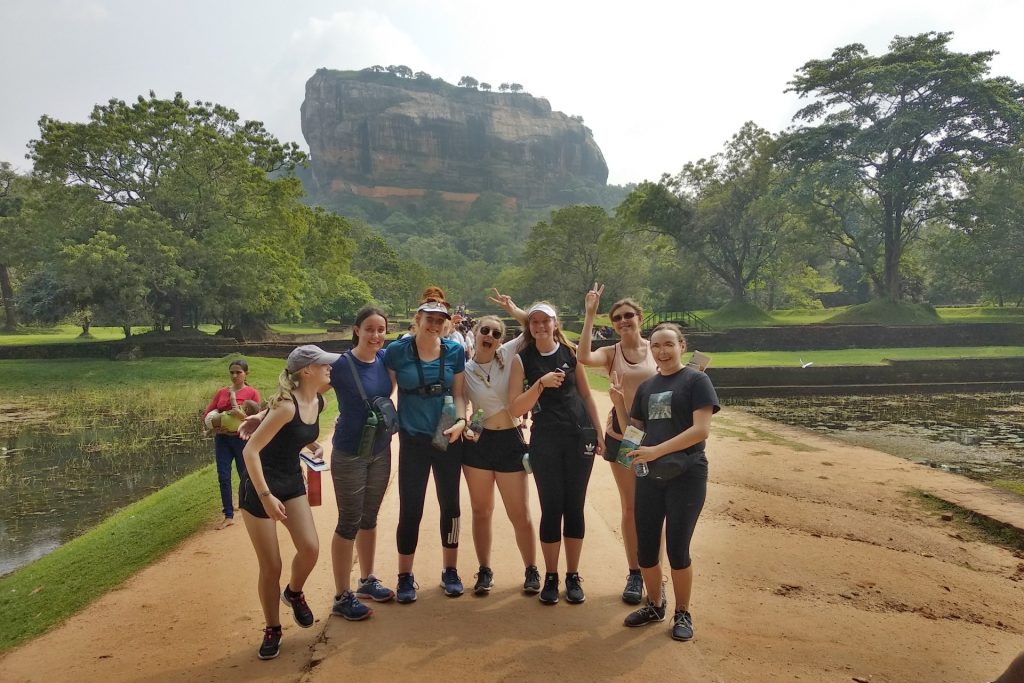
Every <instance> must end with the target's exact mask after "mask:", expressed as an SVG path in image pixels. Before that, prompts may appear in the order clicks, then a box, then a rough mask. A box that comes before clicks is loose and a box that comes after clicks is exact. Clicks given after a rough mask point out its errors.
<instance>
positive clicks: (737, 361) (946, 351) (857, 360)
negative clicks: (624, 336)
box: [711, 346, 1024, 372]
mask: <svg viewBox="0 0 1024 683" xmlns="http://www.w3.org/2000/svg"><path fill="white" fill-rule="evenodd" d="M1021 356H1024V346H963V347H949V346H929V347H923V348H906V349H904V348H898V349H839V350H828V351H821V350H819V351H812V350H807V351H730V352H722V353H713V354H711V371H712V372H714V369H715V368H740V367H766V366H782V367H785V366H793V367H796V366H798V365H799V364H800V360H801V359H803V361H804V362H805V363H807V362H813V363H814V364H815V365H882V364H883V363H884V362H885V361H886V360H945V359H955V358H1006V357H1014V358H1017V357H1021Z"/></svg>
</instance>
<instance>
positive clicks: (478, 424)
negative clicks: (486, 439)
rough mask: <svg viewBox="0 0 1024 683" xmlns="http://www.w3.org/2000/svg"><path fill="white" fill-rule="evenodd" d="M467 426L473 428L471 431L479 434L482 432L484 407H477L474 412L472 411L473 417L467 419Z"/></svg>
mask: <svg viewBox="0 0 1024 683" xmlns="http://www.w3.org/2000/svg"><path fill="white" fill-rule="evenodd" d="M469 428H470V429H472V430H473V433H474V434H476V435H477V436H480V435H481V434H483V433H484V409H483V408H477V409H476V412H474V413H473V418H472V419H471V420H470V421H469Z"/></svg>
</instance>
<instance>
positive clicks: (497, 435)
mask: <svg viewBox="0 0 1024 683" xmlns="http://www.w3.org/2000/svg"><path fill="white" fill-rule="evenodd" d="M491 301H493V302H494V303H496V304H498V305H499V306H501V307H502V308H503V309H504V310H505V312H506V313H508V314H509V315H510V316H512V317H513V318H515V319H516V320H518V321H519V322H520V323H521V324H525V322H526V312H525V311H523V310H522V309H520V308H519V307H517V306H516V305H515V304H514V303H513V302H512V299H511V298H510V297H508V296H506V295H503V294H501V293H500V292H498V290H497V289H495V290H494V296H493V297H491ZM474 337H475V339H476V356H475V357H474V358H473V359H472V360H469V361H467V362H466V395H467V397H468V398H469V400H470V401H471V402H472V404H473V411H474V413H475V412H478V411H479V412H482V414H483V420H482V422H481V424H480V425H478V426H473V427H472V429H468V430H466V432H465V436H466V444H465V450H464V453H463V458H462V472H463V474H464V475H465V477H466V486H467V488H468V489H469V500H470V503H471V505H472V506H473V545H474V547H475V548H476V556H477V560H478V561H479V562H480V570H479V572H478V573H477V575H476V585H475V586H473V592H474V593H475V594H477V595H486V594H487V593H488V592H489V591H490V590H491V588H492V586H493V585H494V573H493V571H492V570H491V518H492V516H493V514H494V488H495V486H497V488H498V491H499V492H500V493H501V500H502V502H503V503H504V505H505V512H506V513H508V519H509V521H510V522H512V527H513V528H514V529H515V534H516V544H517V545H518V546H519V553H520V554H521V555H522V557H523V565H524V566H525V577H524V580H523V592H525V593H539V592H540V572H538V571H537V547H536V541H535V540H534V536H533V534H534V531H533V522H532V521H531V520H530V496H529V482H528V479H527V476H526V470H525V469H524V466H523V456H524V455H525V454H526V441H525V439H524V438H523V433H522V431H520V428H519V418H518V417H513V415H512V413H510V412H509V410H508V381H509V374H510V372H511V371H512V359H513V357H514V356H515V355H516V352H517V351H518V350H519V346H520V343H521V342H522V339H523V337H522V335H519V336H518V337H516V338H515V339H513V340H511V341H509V342H506V343H504V344H502V340H503V339H504V338H505V325H504V323H502V321H501V320H499V319H498V318H497V317H496V316H493V315H485V316H483V317H482V318H480V319H479V320H477V322H476V327H475V334H474ZM474 422H475V421H474ZM478 429H479V433H477V430H478Z"/></svg>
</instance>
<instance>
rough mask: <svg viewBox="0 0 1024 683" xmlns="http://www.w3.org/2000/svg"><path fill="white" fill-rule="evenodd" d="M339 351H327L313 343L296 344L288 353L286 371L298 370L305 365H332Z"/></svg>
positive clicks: (338, 355) (339, 356)
mask: <svg viewBox="0 0 1024 683" xmlns="http://www.w3.org/2000/svg"><path fill="white" fill-rule="evenodd" d="M339 358H341V354H340V353H329V352H327V351H324V350H323V349H321V348H320V347H319V346H316V345H315V344H306V345H304V346H297V347H295V349H294V350H293V351H292V352H291V353H289V354H288V366H287V367H288V372H298V371H299V370H301V369H302V368H304V367H306V366H307V365H334V364H335V363H336V362H337V361H338V359H339Z"/></svg>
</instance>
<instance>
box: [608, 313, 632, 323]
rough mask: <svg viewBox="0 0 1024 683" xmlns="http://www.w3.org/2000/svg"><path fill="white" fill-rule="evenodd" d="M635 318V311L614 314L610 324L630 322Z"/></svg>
mask: <svg viewBox="0 0 1024 683" xmlns="http://www.w3.org/2000/svg"><path fill="white" fill-rule="evenodd" d="M635 317H636V312H635V311H626V312H625V313H616V314H615V315H613V316H612V322H613V323H617V322H619V321H620V320H632V319H633V318H635Z"/></svg>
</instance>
